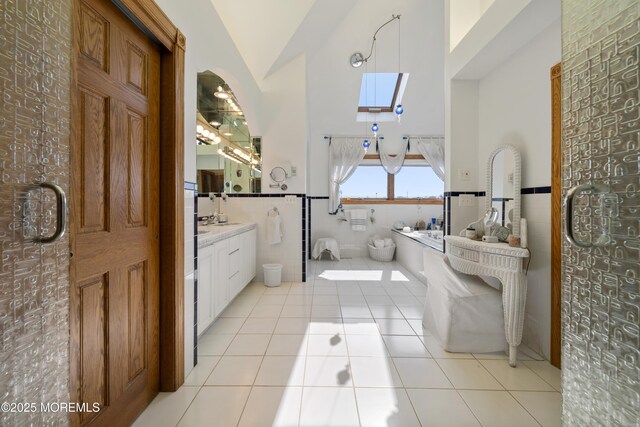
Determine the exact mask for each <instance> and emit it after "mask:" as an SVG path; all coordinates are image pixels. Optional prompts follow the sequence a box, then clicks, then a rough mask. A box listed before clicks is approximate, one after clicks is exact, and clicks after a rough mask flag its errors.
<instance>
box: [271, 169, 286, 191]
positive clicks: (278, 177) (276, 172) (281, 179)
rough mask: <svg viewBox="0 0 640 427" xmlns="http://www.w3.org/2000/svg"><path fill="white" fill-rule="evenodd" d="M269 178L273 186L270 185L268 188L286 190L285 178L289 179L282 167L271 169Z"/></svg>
mask: <svg viewBox="0 0 640 427" xmlns="http://www.w3.org/2000/svg"><path fill="white" fill-rule="evenodd" d="M269 177H270V178H271V181H273V184H270V185H269V187H271V188H280V189H281V190H282V191H285V190H286V189H287V184H285V182H286V181H287V178H289V174H288V173H287V171H286V170H285V169H284V168H283V167H282V166H276V167H274V168H273V169H271V172H270V173H269Z"/></svg>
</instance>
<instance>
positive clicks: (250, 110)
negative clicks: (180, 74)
mask: <svg viewBox="0 0 640 427" xmlns="http://www.w3.org/2000/svg"><path fill="white" fill-rule="evenodd" d="M156 2H157V3H158V5H159V6H160V7H161V8H162V10H163V11H164V12H165V13H166V15H167V16H168V17H169V19H171V21H172V22H173V24H174V25H176V26H177V27H178V28H179V29H180V31H182V32H183V33H184V35H185V37H186V39H187V50H186V54H185V87H184V92H185V94H184V107H185V117H184V124H185V128H184V133H185V137H184V140H185V147H184V179H185V181H190V182H195V181H196V108H197V74H198V72H201V71H205V70H211V71H213V72H214V73H216V74H218V75H219V76H221V77H222V78H223V79H224V80H225V81H226V82H227V83H228V84H229V85H230V86H231V87H232V88H233V91H234V93H235V95H236V97H237V98H238V102H239V103H240V105H241V106H242V110H243V111H244V113H245V117H246V118H247V121H248V122H249V123H250V126H251V128H250V129H251V132H253V133H259V132H260V131H261V128H260V124H261V121H260V117H259V115H260V108H261V102H262V100H261V97H262V94H261V92H260V90H259V88H258V85H257V84H256V82H255V81H254V80H253V77H252V76H251V73H250V72H249V69H248V68H247V66H246V65H245V63H244V61H243V60H242V57H241V56H240V54H239V52H238V50H237V49H236V47H235V45H234V43H233V41H232V40H231V38H230V37H229V34H228V33H227V31H226V30H225V27H224V25H223V24H222V21H221V20H220V18H219V16H218V14H217V13H216V11H215V9H214V8H213V5H212V4H211V2H210V1H209V0H189V1H188V2H177V1H174V0H157V1H156ZM192 194H193V193H192V192H189V191H185V229H184V230H185V231H184V233H185V259H184V272H185V291H184V295H185V360H184V362H185V376H186V375H187V374H188V373H189V372H190V371H191V369H192V368H193V315H194V314H193V313H194V310H193V298H194V295H193V291H194V289H193V286H194V283H193V279H194V269H193V266H194V263H193V259H194V255H193V197H192Z"/></svg>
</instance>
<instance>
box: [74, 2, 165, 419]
mask: <svg viewBox="0 0 640 427" xmlns="http://www.w3.org/2000/svg"><path fill="white" fill-rule="evenodd" d="M73 37H74V49H73V55H74V57H73V59H74V63H75V73H76V74H75V76H74V84H73V85H72V101H73V106H72V131H73V137H72V142H71V181H72V194H71V239H72V244H71V247H72V254H73V256H72V258H71V289H70V295H69V298H70V320H71V322H70V325H71V326H70V327H71V343H70V360H71V367H70V371H71V380H70V389H71V401H72V402H85V403H88V404H89V405H92V404H93V403H98V404H99V405H100V411H99V412H97V413H95V412H94V413H81V414H72V422H73V423H74V424H83V425H84V424H89V423H91V424H92V425H109V426H115V425H128V424H130V423H131V422H132V421H133V420H134V419H135V418H136V416H137V415H138V414H139V413H140V412H141V411H142V410H143V409H144V408H145V407H146V406H147V405H148V403H149V402H150V401H151V400H152V399H153V397H154V396H155V395H156V394H157V392H158V386H159V385H158V383H159V339H158V335H159V289H158V288H159V286H158V257H159V229H158V222H159V221H158V211H159V202H158V200H159V195H158V186H159V101H160V85H159V78H160V53H159V49H158V47H157V46H156V45H155V44H154V43H152V42H151V41H150V40H149V39H148V38H147V37H146V36H145V34H144V33H142V32H141V31H140V30H139V29H138V28H137V27H136V26H135V25H133V23H132V22H131V21H130V20H129V19H128V18H127V17H126V16H125V15H124V14H123V13H122V12H121V11H120V10H119V9H118V8H117V7H116V6H114V5H113V3H112V2H111V1H107V0H77V1H76V7H75V9H74V34H73Z"/></svg>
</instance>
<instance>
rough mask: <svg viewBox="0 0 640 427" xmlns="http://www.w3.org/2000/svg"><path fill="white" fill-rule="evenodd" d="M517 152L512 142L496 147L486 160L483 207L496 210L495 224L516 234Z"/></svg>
mask: <svg viewBox="0 0 640 427" xmlns="http://www.w3.org/2000/svg"><path fill="white" fill-rule="evenodd" d="M520 168H521V163H520V152H519V151H518V150H517V149H516V148H515V147H514V146H512V145H508V144H505V145H501V146H499V147H498V148H496V149H495V150H494V151H493V152H492V153H491V154H490V155H489V159H488V160H487V187H486V188H487V195H486V198H485V209H486V210H487V211H489V210H491V208H494V209H495V210H496V211H497V212H498V217H497V220H496V223H497V224H499V225H502V226H504V227H507V228H509V229H510V230H511V234H513V235H515V236H520V185H521V184H520Z"/></svg>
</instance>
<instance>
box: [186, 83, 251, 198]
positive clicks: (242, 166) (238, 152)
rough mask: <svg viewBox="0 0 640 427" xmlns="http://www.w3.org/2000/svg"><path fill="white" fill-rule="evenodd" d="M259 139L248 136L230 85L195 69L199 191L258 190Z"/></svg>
mask: <svg viewBox="0 0 640 427" xmlns="http://www.w3.org/2000/svg"><path fill="white" fill-rule="evenodd" d="M260 141H261V139H260V138H256V137H252V136H251V133H250V132H249V126H248V124H247V121H246V119H245V117H244V112H243V111H242V108H241V106H240V104H239V103H238V100H237V99H236V97H235V95H234V93H233V90H232V88H230V87H229V85H228V84H227V83H226V82H225V81H224V80H223V79H222V78H221V77H220V76H218V75H217V74H215V73H213V72H211V71H205V72H202V73H198V114H197V125H196V144H197V147H196V153H197V157H196V169H197V171H198V191H199V192H200V193H222V192H225V193H259V192H260V187H261V179H262V171H261V167H262V159H261V146H260Z"/></svg>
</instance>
